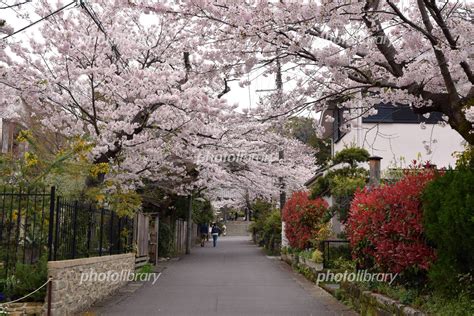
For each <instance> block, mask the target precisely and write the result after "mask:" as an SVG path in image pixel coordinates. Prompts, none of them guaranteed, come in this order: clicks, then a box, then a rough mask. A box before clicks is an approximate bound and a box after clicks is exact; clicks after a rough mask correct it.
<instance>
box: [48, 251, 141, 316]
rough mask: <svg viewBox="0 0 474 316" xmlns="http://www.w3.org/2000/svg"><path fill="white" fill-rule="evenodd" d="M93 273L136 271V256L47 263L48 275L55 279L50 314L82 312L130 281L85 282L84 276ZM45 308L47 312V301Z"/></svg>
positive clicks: (56, 315) (59, 314)
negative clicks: (86, 273)
mask: <svg viewBox="0 0 474 316" xmlns="http://www.w3.org/2000/svg"><path fill="white" fill-rule="evenodd" d="M91 270H94V271H95V272H96V273H101V272H104V273H108V272H109V271H111V272H110V273H113V272H118V273H119V274H120V273H122V271H132V272H133V271H134V270H135V254H133V253H127V254H120V255H112V256H103V257H93V258H84V259H74V260H62V261H50V262H48V275H49V276H50V277H51V278H52V291H51V315H53V316H63V315H72V314H75V313H78V312H81V311H83V310H84V309H86V308H88V307H90V306H91V305H92V304H94V303H95V302H97V301H99V300H101V299H104V298H105V297H107V296H109V295H111V294H112V293H113V292H115V291H116V290H118V289H119V288H121V287H122V286H124V285H125V284H126V283H127V281H117V282H108V281H103V282H101V281H93V282H82V284H81V274H82V273H83V272H90V271H91ZM45 309H47V298H46V304H45Z"/></svg>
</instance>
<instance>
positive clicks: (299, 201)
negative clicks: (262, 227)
mask: <svg viewBox="0 0 474 316" xmlns="http://www.w3.org/2000/svg"><path fill="white" fill-rule="evenodd" d="M308 195H309V194H308V192H304V191H298V192H295V193H293V195H292V196H291V198H290V199H289V200H288V201H287V202H286V204H285V207H284V208H283V221H285V234H286V237H287V238H288V242H289V244H290V246H291V247H292V248H297V249H305V248H307V247H309V246H310V241H311V239H313V238H314V237H315V236H316V235H317V233H318V231H319V229H320V228H321V227H320V226H321V224H322V221H321V219H322V217H323V215H324V213H325V212H326V211H327V208H328V204H327V203H326V201H324V200H323V199H316V200H310V199H309V198H308Z"/></svg>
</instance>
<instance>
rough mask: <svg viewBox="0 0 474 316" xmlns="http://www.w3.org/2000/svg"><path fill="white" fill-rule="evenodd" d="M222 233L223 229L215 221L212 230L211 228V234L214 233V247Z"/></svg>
mask: <svg viewBox="0 0 474 316" xmlns="http://www.w3.org/2000/svg"><path fill="white" fill-rule="evenodd" d="M220 234H221V230H220V228H219V227H217V225H216V224H215V223H214V224H212V230H211V235H212V241H213V243H214V247H215V246H217V237H219V235H220Z"/></svg>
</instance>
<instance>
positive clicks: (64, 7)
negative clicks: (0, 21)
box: [2, 0, 76, 40]
mask: <svg viewBox="0 0 474 316" xmlns="http://www.w3.org/2000/svg"><path fill="white" fill-rule="evenodd" d="M75 3H76V0H74V1H72V2H70V3H69V4H66V5H65V6H63V7H61V8H59V9H57V10H55V11H53V12H51V13H50V14H48V15H46V16H44V17H42V18H41V19H39V20H37V21H35V22H33V23H31V24H29V25H27V26H25V27H22V28H21V29H19V30H17V31H15V32H13V33H11V34H9V35H7V36H5V37H2V40H6V39H7V38H9V37H12V36H14V35H16V34H18V33H20V32H23V31H24V30H26V29H28V28H30V27H32V26H33V25H36V24H38V23H39V22H41V21H44V20H46V19H48V18H49V17H51V16H53V15H55V14H57V13H59V12H61V11H62V10H64V9H66V8H67V7H70V6H71V5H73V4H75Z"/></svg>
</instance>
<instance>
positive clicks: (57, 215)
mask: <svg viewBox="0 0 474 316" xmlns="http://www.w3.org/2000/svg"><path fill="white" fill-rule="evenodd" d="M60 212H61V205H60V199H59V196H57V197H56V214H55V215H56V229H55V233H54V237H55V238H54V253H53V258H54V260H56V259H57V256H58V248H59V225H60V217H61V214H60Z"/></svg>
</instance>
